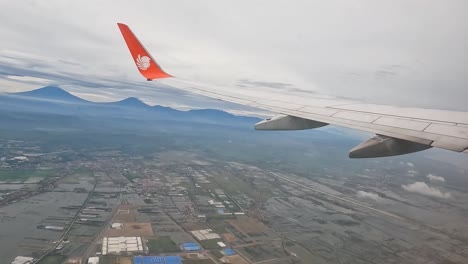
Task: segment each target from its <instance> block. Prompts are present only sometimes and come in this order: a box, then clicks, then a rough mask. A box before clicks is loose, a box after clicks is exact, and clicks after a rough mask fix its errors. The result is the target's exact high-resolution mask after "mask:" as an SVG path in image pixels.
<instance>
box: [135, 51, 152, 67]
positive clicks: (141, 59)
mask: <svg viewBox="0 0 468 264" xmlns="http://www.w3.org/2000/svg"><path fill="white" fill-rule="evenodd" d="M150 61H151V59H150V58H149V57H148V56H140V54H138V57H137V58H136V59H135V62H136V65H137V67H138V68H139V69H140V70H143V71H146V70H147V69H148V68H149V67H150V66H151V64H150Z"/></svg>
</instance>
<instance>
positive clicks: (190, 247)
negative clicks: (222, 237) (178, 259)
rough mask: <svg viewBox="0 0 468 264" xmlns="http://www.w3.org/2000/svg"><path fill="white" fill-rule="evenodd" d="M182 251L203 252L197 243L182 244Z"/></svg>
mask: <svg viewBox="0 0 468 264" xmlns="http://www.w3.org/2000/svg"><path fill="white" fill-rule="evenodd" d="M182 250H185V251H199V250H201V248H200V246H199V245H198V244H197V243H193V242H187V243H183V244H182Z"/></svg>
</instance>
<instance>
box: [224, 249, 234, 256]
mask: <svg viewBox="0 0 468 264" xmlns="http://www.w3.org/2000/svg"><path fill="white" fill-rule="evenodd" d="M223 253H224V255H226V256H232V255H235V254H236V252H235V251H234V249H232V248H225V249H223Z"/></svg>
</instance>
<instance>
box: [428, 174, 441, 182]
mask: <svg viewBox="0 0 468 264" xmlns="http://www.w3.org/2000/svg"><path fill="white" fill-rule="evenodd" d="M426 177H427V178H428V179H429V180H430V181H433V182H445V178H444V177H442V176H437V175H434V174H428V175H427V176H426Z"/></svg>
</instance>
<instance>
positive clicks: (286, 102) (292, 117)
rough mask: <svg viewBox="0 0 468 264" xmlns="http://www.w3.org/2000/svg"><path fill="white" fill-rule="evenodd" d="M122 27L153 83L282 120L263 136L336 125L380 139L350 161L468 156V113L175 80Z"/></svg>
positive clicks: (266, 126)
mask: <svg viewBox="0 0 468 264" xmlns="http://www.w3.org/2000/svg"><path fill="white" fill-rule="evenodd" d="M118 27H119V29H120V31H121V33H122V35H123V37H124V39H125V42H126V43H127V46H128V48H129V50H130V53H131V55H132V57H133V59H134V61H135V64H136V66H137V68H138V70H139V71H140V73H141V74H142V75H143V76H144V77H145V78H146V79H147V80H149V81H151V80H157V81H158V82H161V83H163V84H166V85H168V86H171V87H174V88H177V89H181V90H184V91H188V92H192V93H195V94H199V95H203V96H207V97H211V98H215V99H218V100H222V101H227V102H232V103H237V104H241V105H246V106H251V107H255V108H259V109H263V110H268V111H271V112H275V113H278V114H279V115H278V116H276V117H273V118H271V119H266V120H263V121H261V122H259V123H258V124H256V125H255V128H256V129H257V130H301V129H313V128H317V127H322V126H325V125H328V124H333V125H338V126H343V127H348V128H353V129H357V130H363V131H367V132H371V133H374V134H376V136H375V137H372V138H371V139H369V140H367V141H365V142H363V143H361V144H359V145H358V146H356V147H355V148H353V149H352V150H351V151H350V153H349V157H350V158H373V157H386V156H395V155H401V154H407V153H412V152H416V151H421V150H425V149H428V148H431V147H438V148H443V149H447V150H451V151H456V152H463V153H466V154H468V112H457V111H446V110H434V109H422V108H411V107H398V106H389V105H377V104H367V103H361V102H356V101H352V100H342V99H336V98H330V97H326V96H319V95H314V94H310V93H285V92H283V93H281V90H279V91H278V92H268V93H263V94H262V93H261V92H257V91H249V90H242V89H240V88H239V87H220V86H216V85H207V84H201V83H197V82H194V81H190V80H184V79H180V78H175V77H173V76H171V75H169V74H167V73H166V72H165V71H164V70H163V69H162V68H161V67H160V66H159V65H158V64H157V62H156V61H155V60H154V58H153V57H152V56H151V55H150V54H149V53H148V51H147V50H146V49H145V48H144V47H143V45H142V44H141V43H140V42H139V41H138V39H137V38H136V36H135V35H134V34H133V32H132V31H131V30H130V28H129V27H128V26H127V25H125V24H121V23H118Z"/></svg>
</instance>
